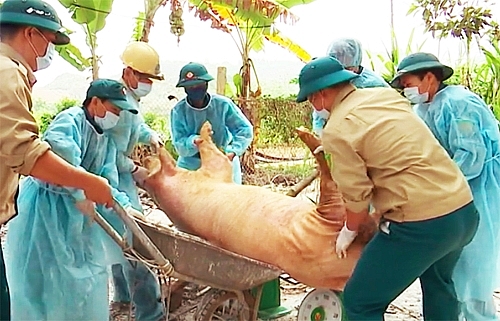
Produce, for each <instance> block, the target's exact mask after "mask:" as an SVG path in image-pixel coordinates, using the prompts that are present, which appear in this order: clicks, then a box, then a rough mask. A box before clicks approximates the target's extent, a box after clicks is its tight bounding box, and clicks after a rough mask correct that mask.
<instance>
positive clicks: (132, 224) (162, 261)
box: [113, 200, 174, 276]
mask: <svg viewBox="0 0 500 321" xmlns="http://www.w3.org/2000/svg"><path fill="white" fill-rule="evenodd" d="M113 209H114V210H115V211H116V213H117V214H118V215H119V216H120V218H121V219H122V220H123V222H124V223H125V224H126V225H127V226H128V228H130V230H131V231H132V234H133V235H134V237H135V238H137V240H138V241H139V242H140V243H141V244H142V245H143V246H144V247H145V248H146V250H147V251H148V252H149V254H150V255H151V256H152V257H153V259H154V260H155V262H156V263H157V264H159V265H160V266H161V268H162V269H163V270H164V272H165V274H167V276H172V275H173V273H174V267H173V266H172V264H170V262H169V261H168V260H167V259H166V258H165V257H164V256H163V254H162V253H161V252H160V250H159V249H158V248H157V247H156V245H154V244H153V242H151V240H150V239H149V237H148V236H147V235H146V233H144V231H143V230H142V229H141V228H140V227H139V225H137V223H136V221H135V220H134V219H133V218H131V217H130V216H129V215H128V214H127V212H126V211H125V210H124V209H123V207H121V206H120V205H119V204H118V203H117V202H116V200H115V202H114V204H113Z"/></svg>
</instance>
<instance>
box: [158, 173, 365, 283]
mask: <svg viewBox="0 0 500 321" xmlns="http://www.w3.org/2000/svg"><path fill="white" fill-rule="evenodd" d="M152 192H153V193H154V194H155V198H156V200H157V202H159V205H160V207H161V208H162V209H163V210H164V211H165V212H166V213H168V215H169V217H170V219H171V220H172V221H173V222H174V224H176V225H179V226H180V227H181V228H182V229H185V230H186V231H189V232H191V233H193V234H196V235H198V236H200V237H203V238H205V239H206V240H208V241H209V242H211V243H213V244H215V245H217V246H219V247H221V248H224V249H226V250H229V251H232V252H235V253H238V254H241V255H244V256H247V257H251V258H253V259H257V260H260V261H263V262H266V263H269V264H272V265H275V266H277V267H279V268H281V269H283V270H284V271H286V272H287V273H289V274H290V275H291V276H292V277H294V278H296V279H297V280H298V281H300V282H302V283H305V284H307V285H309V286H314V287H318V288H331V289H341V288H343V286H344V284H345V282H346V280H347V278H348V277H349V276H350V274H351V272H352V269H353V267H354V265H355V263H356V261H357V260H358V258H359V254H360V252H361V249H362V247H361V246H359V245H356V244H353V246H352V247H351V248H350V251H349V256H348V258H347V259H344V260H339V259H338V258H337V256H336V254H335V250H334V244H335V243H334V242H335V240H336V238H337V235H338V232H339V230H340V228H341V226H342V224H339V223H338V222H336V223H335V222H334V223H328V222H326V221H325V220H324V219H318V218H317V216H318V214H317V212H316V210H315V209H316V206H315V205H314V204H313V203H312V202H311V203H309V202H305V201H302V200H300V199H296V198H292V197H289V196H285V195H282V194H279V193H275V192H272V191H270V190H266V189H264V188H262V187H256V186H245V185H236V184H227V183H205V182H198V183H197V184H192V183H189V184H188V183H186V182H182V183H181V182H176V181H175V180H173V179H170V180H166V181H165V182H163V184H162V185H161V186H157V187H156V188H154V191H152Z"/></svg>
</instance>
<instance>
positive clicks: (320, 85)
mask: <svg viewBox="0 0 500 321" xmlns="http://www.w3.org/2000/svg"><path fill="white" fill-rule="evenodd" d="M356 77H359V75H358V74H356V73H354V72H352V71H349V70H346V69H345V68H344V66H343V65H342V64H341V63H340V62H339V61H338V60H337V59H335V58H333V57H321V58H316V59H313V60H312V61H310V62H309V63H308V64H307V65H305V66H304V67H303V68H302V70H301V71H300V75H299V88H300V90H299V94H298V95H297V102H298V103H301V102H304V101H306V100H307V97H308V96H309V95H312V94H314V93H315V92H317V91H320V90H321V89H325V88H328V87H331V86H333V85H338V84H341V83H345V82H349V81H351V80H352V79H354V78H356Z"/></svg>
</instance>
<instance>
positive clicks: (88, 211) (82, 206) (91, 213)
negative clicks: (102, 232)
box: [75, 199, 95, 221]
mask: <svg viewBox="0 0 500 321" xmlns="http://www.w3.org/2000/svg"><path fill="white" fill-rule="evenodd" d="M75 206H76V208H77V209H78V210H79V211H80V212H82V213H83V214H85V215H87V216H88V217H89V218H90V220H91V221H94V220H95V204H94V202H92V201H91V200H88V199H85V200H83V201H77V202H76V203H75Z"/></svg>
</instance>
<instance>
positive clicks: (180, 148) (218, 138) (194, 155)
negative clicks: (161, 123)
mask: <svg viewBox="0 0 500 321" xmlns="http://www.w3.org/2000/svg"><path fill="white" fill-rule="evenodd" d="M209 95H210V99H209V103H208V105H207V106H206V107H204V108H195V107H193V106H191V105H190V104H189V102H188V101H187V99H186V98H184V99H182V100H181V101H179V102H178V103H177V104H176V105H175V106H174V108H173V109H172V111H171V115H170V125H171V131H172V142H173V144H174V147H175V149H176V150H177V153H178V154H179V158H178V159H177V166H179V167H182V168H185V169H188V170H197V169H198V168H200V166H201V159H200V154H199V152H198V147H197V146H196V145H195V144H194V140H195V139H196V138H197V137H199V135H198V133H199V132H200V129H201V126H202V125H203V123H204V122H205V121H207V120H208V121H209V122H210V124H212V131H213V137H212V139H213V141H214V143H215V145H217V147H219V148H222V150H224V151H225V152H226V153H231V152H232V153H235V154H236V156H235V157H234V159H233V181H234V182H235V183H238V184H241V167H240V161H239V156H241V155H242V154H243V153H244V152H245V150H246V149H247V148H248V147H249V146H250V144H251V143H252V139H253V128H252V124H251V123H250V122H249V121H248V119H247V118H246V117H245V115H243V113H242V112H241V110H240V109H239V108H238V106H236V105H235V104H234V103H233V101H232V100H230V99H229V98H227V97H224V96H221V95H212V94H209Z"/></svg>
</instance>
